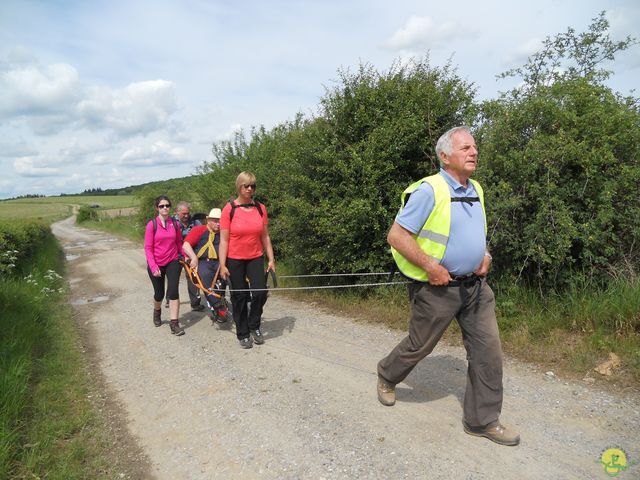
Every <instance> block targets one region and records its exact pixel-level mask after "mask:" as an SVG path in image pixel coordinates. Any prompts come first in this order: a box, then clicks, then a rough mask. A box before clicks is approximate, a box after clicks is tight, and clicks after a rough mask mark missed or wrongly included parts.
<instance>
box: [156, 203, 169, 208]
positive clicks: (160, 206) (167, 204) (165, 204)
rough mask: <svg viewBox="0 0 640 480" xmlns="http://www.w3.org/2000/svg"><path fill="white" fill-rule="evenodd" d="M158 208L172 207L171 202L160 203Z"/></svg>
mask: <svg viewBox="0 0 640 480" xmlns="http://www.w3.org/2000/svg"><path fill="white" fill-rule="evenodd" d="M158 208H171V204H170V203H163V204H162V205H158Z"/></svg>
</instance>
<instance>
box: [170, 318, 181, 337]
mask: <svg viewBox="0 0 640 480" xmlns="http://www.w3.org/2000/svg"><path fill="white" fill-rule="evenodd" d="M169 326H170V327H171V333H172V334H173V335H175V336H176V337H179V336H180V335H184V328H182V327H181V326H180V323H179V322H178V320H171V323H170V324H169Z"/></svg>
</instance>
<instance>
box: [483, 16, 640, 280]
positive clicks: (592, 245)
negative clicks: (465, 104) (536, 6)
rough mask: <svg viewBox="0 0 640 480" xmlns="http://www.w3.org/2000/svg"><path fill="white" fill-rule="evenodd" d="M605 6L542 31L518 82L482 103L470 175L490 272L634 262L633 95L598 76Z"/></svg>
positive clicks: (590, 268)
mask: <svg viewBox="0 0 640 480" xmlns="http://www.w3.org/2000/svg"><path fill="white" fill-rule="evenodd" d="M608 27H609V24H608V22H607V20H606V18H605V17H604V13H601V14H600V16H598V17H597V18H595V19H594V21H593V23H592V24H591V25H590V27H589V30H588V31H587V32H585V33H581V34H576V33H575V32H574V30H573V29H569V30H568V31H567V33H564V34H560V35H557V36H556V37H553V38H547V39H546V40H545V42H544V47H543V49H542V50H541V51H540V52H538V53H537V54H535V55H533V56H532V57H531V58H530V59H529V61H528V62H527V64H526V65H525V66H524V67H521V68H518V69H515V70H512V71H510V72H507V73H505V74H504V75H512V74H515V73H517V74H519V75H521V76H522V79H523V81H524V84H523V86H521V87H519V88H517V89H514V90H512V91H510V92H507V93H505V94H503V95H502V96H501V98H499V99H497V100H494V101H488V102H485V103H484V104H483V105H482V112H481V116H480V128H479V131H478V138H479V141H480V143H481V162H480V165H481V167H480V171H479V175H480V177H481V178H483V179H484V182H485V184H486V187H487V188H486V191H487V199H488V201H487V204H488V206H489V208H490V221H491V228H490V231H491V235H490V242H491V245H492V248H493V250H494V252H496V255H494V259H495V267H496V268H497V270H498V272H499V273H501V274H503V275H506V276H509V277H513V278H517V279H521V280H524V281H527V282H528V283H535V284H539V285H541V286H543V287H547V288H558V287H560V288H561V287H562V286H563V285H565V284H566V283H568V282H569V281H570V280H571V279H572V277H574V276H575V275H586V276H587V277H588V278H590V279H593V280H596V281H602V279H607V278H611V276H610V275H603V273H607V272H609V273H612V272H620V269H621V268H622V267H623V266H625V268H629V267H631V268H632V269H633V270H634V271H637V269H638V266H639V265H640V263H639V262H638V244H639V240H640V201H639V200H638V196H637V185H638V181H640V164H639V157H640V108H639V105H640V103H639V102H638V99H637V98H633V97H627V98H624V97H622V96H620V95H619V94H617V93H615V92H613V91H611V89H610V88H608V87H606V86H605V85H604V80H605V79H606V78H608V76H609V75H610V72H609V71H606V70H604V69H603V68H602V67H601V63H602V62H603V61H605V60H613V59H614V54H615V53H616V52H618V51H621V50H624V49H626V48H629V47H631V46H632V45H635V44H636V41H635V39H632V38H630V37H627V38H626V39H625V40H623V41H620V42H614V41H612V40H611V39H610V38H609V35H608V33H607V30H608Z"/></svg>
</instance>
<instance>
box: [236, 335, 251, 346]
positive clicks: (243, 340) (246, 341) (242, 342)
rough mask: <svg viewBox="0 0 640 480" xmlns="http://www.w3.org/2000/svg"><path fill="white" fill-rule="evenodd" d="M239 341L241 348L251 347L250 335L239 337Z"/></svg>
mask: <svg viewBox="0 0 640 480" xmlns="http://www.w3.org/2000/svg"><path fill="white" fill-rule="evenodd" d="M239 342H240V346H241V347H242V348H252V347H253V342H252V341H251V337H247V338H241V339H240V340H239Z"/></svg>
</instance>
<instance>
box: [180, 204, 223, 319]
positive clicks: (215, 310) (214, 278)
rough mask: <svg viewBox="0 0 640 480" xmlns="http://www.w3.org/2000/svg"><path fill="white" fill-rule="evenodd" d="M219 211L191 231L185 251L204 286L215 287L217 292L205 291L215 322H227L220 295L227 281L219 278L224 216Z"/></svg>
mask: <svg viewBox="0 0 640 480" xmlns="http://www.w3.org/2000/svg"><path fill="white" fill-rule="evenodd" d="M221 215H222V211H221V210H220V209H219V208H212V209H211V211H210V212H209V215H207V218H206V220H207V224H206V225H198V226H195V227H193V228H192V229H191V231H190V232H189V233H188V234H187V236H186V238H185V239H184V244H183V245H182V249H183V250H184V253H185V254H186V255H187V256H188V257H189V260H190V264H191V266H192V267H193V268H194V269H196V270H197V272H198V275H199V276H200V280H201V281H202V284H203V285H204V286H205V287H206V288H210V287H215V290H214V291H213V292H207V291H205V292H204V293H205V298H206V299H207V304H208V305H209V309H210V310H211V319H212V320H214V321H216V322H218V323H224V322H226V321H227V308H226V304H225V303H224V302H223V301H222V300H221V299H220V297H219V296H217V295H222V294H224V288H225V285H224V284H223V282H224V280H223V279H222V277H220V275H219V271H220V262H219V260H218V249H219V247H220V216H221Z"/></svg>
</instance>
